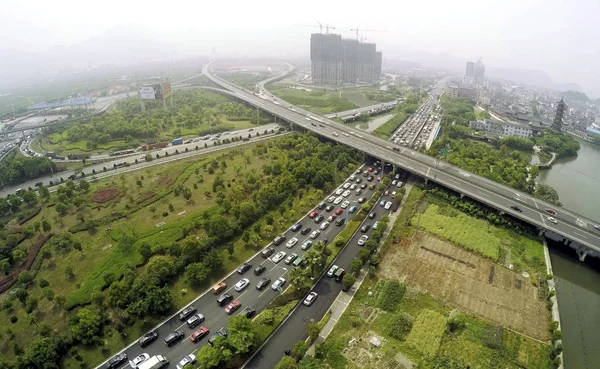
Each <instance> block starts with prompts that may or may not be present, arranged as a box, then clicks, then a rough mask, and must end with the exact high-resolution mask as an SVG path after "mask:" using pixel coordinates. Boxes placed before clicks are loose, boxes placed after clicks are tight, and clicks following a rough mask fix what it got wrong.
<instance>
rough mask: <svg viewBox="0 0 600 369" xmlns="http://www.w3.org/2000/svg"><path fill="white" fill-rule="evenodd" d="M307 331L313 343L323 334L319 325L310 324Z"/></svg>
mask: <svg viewBox="0 0 600 369" xmlns="http://www.w3.org/2000/svg"><path fill="white" fill-rule="evenodd" d="M306 330H307V332H308V338H309V339H310V341H311V342H315V340H316V339H317V337H319V333H321V328H320V327H319V324H318V323H308V326H307V327H306Z"/></svg>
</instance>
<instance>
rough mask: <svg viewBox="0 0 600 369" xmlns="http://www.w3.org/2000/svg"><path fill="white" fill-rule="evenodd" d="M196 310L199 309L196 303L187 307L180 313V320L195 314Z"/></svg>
mask: <svg viewBox="0 0 600 369" xmlns="http://www.w3.org/2000/svg"><path fill="white" fill-rule="evenodd" d="M196 311H198V309H196V307H195V306H194V305H190V306H188V307H186V308H185V309H183V310H181V313H179V320H181V321H183V320H186V319H187V318H189V316H190V315H192V314H194V313H195V312H196Z"/></svg>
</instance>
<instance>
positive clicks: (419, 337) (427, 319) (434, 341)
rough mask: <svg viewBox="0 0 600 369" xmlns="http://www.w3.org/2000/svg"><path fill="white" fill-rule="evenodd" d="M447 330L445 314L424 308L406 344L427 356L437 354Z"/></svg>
mask: <svg viewBox="0 0 600 369" xmlns="http://www.w3.org/2000/svg"><path fill="white" fill-rule="evenodd" d="M445 330H446V317H445V316H443V315H442V314H440V313H438V312H436V311H432V310H423V311H421V312H420V313H419V315H418V316H417V319H416V320H415V323H414V325H413V328H412V330H411V331H410V334H409V335H408V338H407V339H406V344H408V345H410V346H412V347H413V348H414V349H416V350H418V351H419V352H421V353H423V354H425V355H427V356H435V354H436V353H437V351H438V349H439V348H440V343H441V341H442V336H443V335H444V331H445Z"/></svg>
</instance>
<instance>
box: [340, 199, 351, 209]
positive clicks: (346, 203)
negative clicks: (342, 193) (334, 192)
mask: <svg viewBox="0 0 600 369" xmlns="http://www.w3.org/2000/svg"><path fill="white" fill-rule="evenodd" d="M349 205H350V201H344V202H343V203H342V205H341V208H342V209H346V208H347V207H348V206H349Z"/></svg>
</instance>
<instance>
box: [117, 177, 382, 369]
mask: <svg viewBox="0 0 600 369" xmlns="http://www.w3.org/2000/svg"><path fill="white" fill-rule="evenodd" d="M357 178H360V179H361V183H360V184H357V189H360V185H362V184H363V183H366V184H371V183H375V184H377V183H378V182H377V179H376V178H375V179H374V180H372V181H368V180H367V178H366V177H363V176H362V175H360V176H358V177H357ZM335 191H337V189H336V190H334V191H333V193H335ZM355 191H356V190H351V191H350V195H348V196H347V197H344V200H347V201H349V202H350V205H349V206H348V207H347V208H346V209H343V211H342V214H341V215H340V216H339V217H344V218H346V221H350V220H351V219H352V218H353V217H354V216H355V215H356V214H357V213H358V211H357V212H355V213H353V214H350V213H349V209H350V208H351V207H352V206H357V207H358V208H359V209H360V205H361V204H359V203H358V199H359V198H360V197H366V198H367V199H369V198H370V197H371V195H372V194H373V191H374V190H369V189H368V187H367V188H365V189H363V190H362V191H363V192H362V194H360V195H357V194H356V192H355ZM333 193H332V194H329V195H327V197H326V198H325V199H324V202H325V203H326V204H327V205H330V204H331V205H333V203H329V202H328V201H327V198H329V197H330V196H332V195H333ZM340 208H341V204H338V205H333V209H332V210H331V211H329V212H328V211H326V209H323V210H318V209H316V210H317V211H318V212H319V215H323V216H325V220H324V221H326V220H327V217H328V216H329V215H331V214H334V212H335V211H336V210H337V209H340ZM311 211H312V210H311ZM299 222H300V223H301V224H302V229H306V228H307V227H310V228H311V229H312V231H314V230H316V229H319V228H320V224H317V223H315V221H314V219H312V218H309V217H308V215H305V216H304V217H303V218H302V219H300V220H299ZM321 224H322V223H321ZM343 228H344V226H336V225H335V222H332V223H331V224H330V225H329V227H327V228H326V229H324V230H321V231H320V232H321V233H320V235H319V236H318V237H316V238H314V239H313V242H318V241H322V240H325V239H327V240H328V241H330V242H331V241H333V239H334V238H335V236H336V235H337V234H338V233H339V232H340V231H341V230H342V229H343ZM312 231H311V232H312ZM300 232H301V230H298V231H297V232H293V231H292V230H291V229H288V230H287V231H286V232H285V233H284V234H285V236H286V242H287V241H289V240H290V239H292V237H297V238H298V243H297V244H296V245H295V246H293V247H292V248H287V246H286V242H284V243H282V244H280V245H279V246H273V247H274V248H275V253H278V252H279V251H285V252H286V253H287V255H290V254H291V253H297V254H298V255H299V256H302V255H303V254H304V253H305V251H304V250H302V248H301V245H302V244H303V243H304V241H305V240H307V239H309V237H310V234H307V235H302V234H301V233H300ZM268 246H271V244H269V245H268ZM248 262H249V263H251V264H252V269H251V270H249V271H247V272H246V273H245V274H244V275H239V274H238V273H237V272H235V271H233V272H232V273H231V274H230V275H228V276H227V277H226V278H225V279H224V281H225V282H226V283H227V290H226V291H223V292H222V293H224V292H229V293H231V294H232V295H233V298H234V300H239V301H240V302H241V307H240V309H239V310H237V311H236V312H235V313H234V315H237V314H239V313H241V312H242V311H243V309H244V308H245V307H248V306H251V307H253V308H254V309H256V312H257V315H258V314H259V313H260V312H261V311H262V310H263V309H264V308H265V307H266V306H267V305H268V304H269V303H270V302H271V301H272V300H273V299H274V298H275V297H276V296H277V295H278V294H279V292H277V291H274V290H272V289H271V284H272V283H273V282H274V281H275V280H277V278H279V277H283V278H286V274H287V272H288V270H289V269H290V268H293V266H291V265H287V264H285V263H284V261H281V262H279V263H277V264H276V263H274V262H273V261H271V258H269V259H264V258H262V256H261V255H260V253H257V254H256V255H254V256H253V257H252V258H250V260H249V261H248ZM258 265H264V266H266V267H267V270H266V271H265V272H264V273H263V274H262V275H260V276H255V275H254V274H253V269H254V268H255V267H257V266H258ZM263 277H267V278H270V279H271V283H269V285H268V287H267V288H265V289H264V290H262V291H258V290H257V289H256V288H255V286H256V284H257V283H258V281H259V280H260V279H262V278H263ZM242 278H248V279H249V280H250V284H249V286H248V287H247V288H246V289H245V290H243V291H241V292H236V291H235V290H234V289H233V286H234V285H235V283H237V282H238V281H239V280H240V279H242ZM286 279H287V278H286ZM287 287H289V283H287V284H286V285H285V286H284V288H287ZM217 297H218V296H216V295H214V294H212V292H211V291H210V290H209V291H206V292H204V293H203V294H202V295H200V296H199V297H198V298H196V299H195V300H194V301H193V302H192V303H191V304H192V305H194V306H195V307H196V308H197V309H198V313H201V314H203V315H204V316H205V318H206V320H205V321H204V323H202V325H205V326H206V327H208V329H210V332H211V333H210V334H209V336H210V335H212V334H213V333H215V332H216V331H218V330H219V329H221V328H224V327H226V326H227V322H228V321H229V318H230V315H227V314H226V313H225V311H224V307H220V306H218V305H217V303H216V299H217ZM178 314H179V313H177V314H175V315H174V316H172V317H171V318H169V319H168V320H166V321H165V322H163V323H161V324H160V325H159V326H158V327H157V328H156V330H157V331H158V333H159V337H158V339H157V340H156V341H155V342H154V343H152V344H151V345H149V346H148V347H146V348H141V347H140V345H139V344H138V343H137V341H136V342H134V343H133V344H131V345H130V346H129V347H127V348H126V349H125V350H124V351H125V353H126V354H127V357H128V360H131V359H133V358H134V357H136V356H138V355H140V354H142V353H148V354H149V355H150V356H153V355H158V354H160V355H164V356H166V357H167V358H168V359H169V361H170V362H171V366H172V367H174V366H175V365H176V364H177V363H178V362H179V361H180V360H181V359H182V358H183V357H184V356H186V355H188V354H190V353H192V352H193V351H195V350H198V349H200V348H201V347H202V346H203V345H205V344H207V337H205V338H203V339H202V340H201V341H200V342H198V343H193V342H191V340H190V338H189V337H190V335H191V334H192V333H193V332H194V331H195V330H197V329H198V328H199V327H200V326H198V327H196V328H195V329H189V328H188V327H187V325H186V324H185V322H182V321H180V320H179V316H178ZM175 330H183V331H184V332H185V338H184V339H182V340H181V341H179V342H178V343H177V344H175V345H173V346H172V347H170V348H169V347H167V346H166V345H165V344H164V342H163V339H164V338H165V337H166V336H167V335H168V334H169V333H171V332H173V331H175ZM128 366H129V364H126V365H123V366H122V367H121V368H126V367H128Z"/></svg>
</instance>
